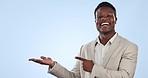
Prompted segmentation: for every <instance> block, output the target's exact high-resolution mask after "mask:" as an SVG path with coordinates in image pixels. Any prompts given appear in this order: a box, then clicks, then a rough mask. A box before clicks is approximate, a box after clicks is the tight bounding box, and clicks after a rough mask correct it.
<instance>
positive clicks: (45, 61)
mask: <svg viewBox="0 0 148 78" xmlns="http://www.w3.org/2000/svg"><path fill="white" fill-rule="evenodd" d="M40 58H41V59H35V58H31V59H29V61H33V62H36V63H39V64H41V65H49V66H50V67H53V66H54V65H55V62H54V61H53V60H52V59H51V58H49V57H44V56H41V57H40Z"/></svg>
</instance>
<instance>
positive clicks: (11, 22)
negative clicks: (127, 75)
mask: <svg viewBox="0 0 148 78" xmlns="http://www.w3.org/2000/svg"><path fill="white" fill-rule="evenodd" d="M108 1H109V2H111V3H112V4H113V5H114V6H115V7H116V9H117V17H118V21H117V24H116V30H117V32H118V33H119V34H120V35H122V36H123V37H125V38H127V39H129V40H130V41H132V42H134V43H136V44H137V45H138V46H139V56H138V65H137V69H136V73H135V77H134V78H148V75H147V72H148V68H147V66H148V62H147V61H146V60H147V59H148V52H147V49H148V41H146V40H148V37H147V31H148V24H147V23H148V15H147V14H148V10H147V7H148V4H147V3H148V1H147V0H108ZM100 2H102V0H0V59H1V61H0V78H55V77H54V76H52V75H50V74H48V73H47V68H48V66H43V65H40V64H36V63H33V62H29V61H28V59H29V58H31V57H35V58H39V57H40V56H41V55H44V56H48V57H52V59H54V60H56V61H57V62H59V63H60V64H61V65H63V66H64V67H66V68H67V69H69V70H71V69H72V68H73V66H74V64H75V61H76V60H75V59H74V57H75V56H77V54H78V53H79V49H80V47H81V45H83V44H86V43H88V42H90V41H92V40H93V39H95V38H96V37H97V36H98V31H97V30H96V27H95V20H94V15H93V12H94V9H95V7H96V6H97V5H98V3H100Z"/></svg>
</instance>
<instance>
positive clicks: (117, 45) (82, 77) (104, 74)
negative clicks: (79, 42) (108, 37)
mask: <svg viewBox="0 0 148 78" xmlns="http://www.w3.org/2000/svg"><path fill="white" fill-rule="evenodd" d="M96 42H97V41H96V40H94V41H91V42H90V43H88V44H86V45H84V46H83V47H82V48H81V50H80V54H79V56H80V57H83V58H86V59H88V60H93V61H94V60H95V53H94V52H95V51H94V49H95V44H96ZM137 55H138V47H137V45H136V44H134V43H132V42H130V41H128V40H126V39H125V38H123V37H121V36H119V35H117V37H116V38H115V40H114V41H113V43H112V44H111V46H110V48H109V50H108V52H107V54H106V55H105V58H104V62H103V64H102V65H97V64H94V66H93V69H92V72H91V73H88V72H85V71H84V70H83V68H82V62H81V61H77V62H76V65H75V66H74V68H73V69H72V70H71V71H69V70H67V69H66V68H64V67H63V66H61V65H60V64H59V63H56V65H55V66H54V67H53V68H52V69H49V70H48V73H51V74H53V75H55V76H56V77H58V78H133V76H134V73H135V69H136V64H137Z"/></svg>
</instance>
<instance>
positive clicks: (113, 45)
mask: <svg viewBox="0 0 148 78" xmlns="http://www.w3.org/2000/svg"><path fill="white" fill-rule="evenodd" d="M119 41H120V36H119V35H117V37H116V38H115V40H114V41H113V43H112V44H111V46H110V48H109V49H108V52H107V53H106V55H105V56H104V62H103V67H106V65H107V63H108V61H109V59H110V58H111V56H112V55H113V53H114V52H115V50H116V49H117V47H118V46H119Z"/></svg>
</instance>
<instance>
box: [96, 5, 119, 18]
mask: <svg viewBox="0 0 148 78" xmlns="http://www.w3.org/2000/svg"><path fill="white" fill-rule="evenodd" d="M100 7H110V8H111V9H113V11H114V15H115V18H116V19H117V17H116V8H115V7H114V6H113V5H112V4H111V3H109V2H101V3H100V4H99V5H98V6H97V7H96V9H95V11H94V16H95V19H96V11H97V10H98V9H99V8H100Z"/></svg>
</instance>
